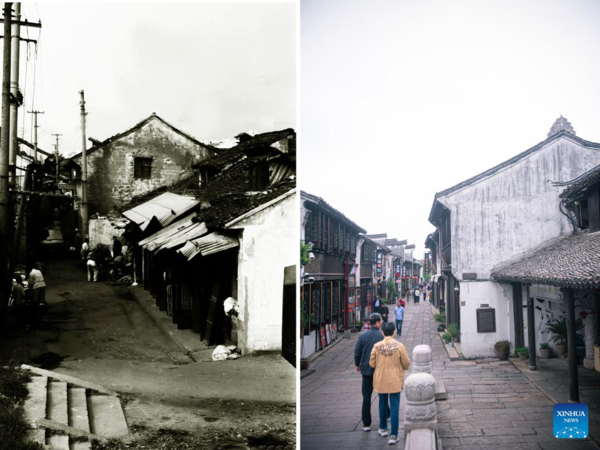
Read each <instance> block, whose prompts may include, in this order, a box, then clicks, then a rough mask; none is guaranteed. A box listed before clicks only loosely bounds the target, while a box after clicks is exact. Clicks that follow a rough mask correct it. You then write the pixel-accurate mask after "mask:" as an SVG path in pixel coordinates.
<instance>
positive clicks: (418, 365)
mask: <svg viewBox="0 0 600 450" xmlns="http://www.w3.org/2000/svg"><path fill="white" fill-rule="evenodd" d="M410 362H411V365H412V369H411V373H422V372H424V373H431V371H432V369H433V364H432V362H431V347H430V346H429V345H425V344H421V345H417V346H416V347H415V348H414V349H413V351H412V359H411V360H410Z"/></svg>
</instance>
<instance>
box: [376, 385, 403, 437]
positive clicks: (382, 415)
mask: <svg viewBox="0 0 600 450" xmlns="http://www.w3.org/2000/svg"><path fill="white" fill-rule="evenodd" d="M400 394H401V392H396V393H395V394H379V428H380V429H382V430H387V418H388V411H389V412H390V417H391V422H392V431H391V433H390V435H394V436H398V426H399V416H400ZM388 398H389V405H388Z"/></svg>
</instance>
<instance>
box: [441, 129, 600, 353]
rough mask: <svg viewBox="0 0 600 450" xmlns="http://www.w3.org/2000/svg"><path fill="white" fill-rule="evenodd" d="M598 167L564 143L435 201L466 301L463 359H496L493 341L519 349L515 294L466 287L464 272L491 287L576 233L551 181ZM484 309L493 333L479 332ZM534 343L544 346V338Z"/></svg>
mask: <svg viewBox="0 0 600 450" xmlns="http://www.w3.org/2000/svg"><path fill="white" fill-rule="evenodd" d="M598 164H600V150H598V149H593V148H586V147H582V146H581V145H579V144H577V143H575V142H573V141H571V140H570V139H568V138H566V137H561V138H560V139H558V140H557V141H554V142H552V143H549V144H547V145H546V146H545V147H544V148H542V149H540V150H539V151H537V152H536V153H534V154H532V155H530V156H528V157H526V158H524V159H522V160H520V161H519V162H517V163H516V164H514V165H513V166H510V167H507V168H505V169H503V170H501V171H499V172H497V173H496V174H494V175H492V176H490V177H488V178H486V179H483V180H481V181H479V182H476V183H474V184H472V185H470V186H468V187H466V188H463V189H462V190H459V191H457V192H454V193H450V194H449V195H447V196H442V197H440V198H439V199H438V200H439V201H440V203H442V204H443V205H444V206H446V207H447V208H448V209H449V210H450V211H451V225H452V273H453V274H454V276H455V277H456V278H457V280H459V282H460V287H461V301H464V302H465V306H461V309H460V314H461V350H462V352H463V355H464V356H465V357H467V358H476V357H483V356H494V355H495V352H494V349H493V345H494V343H495V342H496V341H498V340H503V339H508V340H511V341H512V342H514V326H513V325H512V322H513V320H514V319H513V313H512V305H511V303H510V301H509V300H510V299H512V289H506V292H504V291H503V289H502V288H501V286H500V285H499V284H498V283H495V282H492V281H478V282H471V283H468V282H465V281H462V277H463V273H476V274H477V279H478V280H490V276H491V273H492V272H493V271H494V270H495V269H496V268H498V267H500V266H502V265H503V264H506V262H507V261H510V260H512V259H515V258H518V257H520V256H521V255H523V254H525V253H526V252H528V251H531V250H532V249H534V248H535V247H538V246H540V245H542V244H543V243H545V242H547V241H549V240H550V239H553V238H556V237H558V236H561V235H564V234H567V233H571V232H572V230H573V227H572V225H571V222H570V221H569V220H568V219H567V218H566V217H565V216H564V215H563V214H562V213H561V212H560V210H559V204H560V198H559V194H560V192H561V191H562V189H563V188H561V187H554V186H552V181H569V180H572V179H574V178H577V177H578V176H580V175H581V174H583V173H584V172H587V171H589V170H591V169H592V168H594V167H596V166H597V165H598ZM479 302H483V303H489V304H490V306H491V307H494V308H496V330H497V331H496V333H477V320H476V309H477V308H478V304H479ZM524 313H525V314H524V316H525V317H526V311H524ZM525 317H524V322H525V324H526V323H527V322H526V319H525ZM537 326H539V322H538V323H537V324H536V327H537ZM538 334H539V333H538ZM537 337H538V338H542V337H544V340H547V337H546V336H542V335H541V334H539V335H538V336H537ZM525 341H526V342H527V330H525ZM538 344H539V341H538V342H537V343H536V347H538ZM512 350H514V349H512ZM537 351H539V349H537Z"/></svg>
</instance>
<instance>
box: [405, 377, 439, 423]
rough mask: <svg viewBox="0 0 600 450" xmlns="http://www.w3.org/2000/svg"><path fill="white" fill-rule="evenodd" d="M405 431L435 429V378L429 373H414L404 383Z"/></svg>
mask: <svg viewBox="0 0 600 450" xmlns="http://www.w3.org/2000/svg"><path fill="white" fill-rule="evenodd" d="M403 392H404V400H405V401H406V409H405V412H404V422H405V426H404V429H405V430H406V431H409V430H412V429H416V428H429V429H433V430H434V429H435V428H436V426H437V408H436V405H435V378H434V377H433V375H431V374H429V373H424V372H421V373H412V374H411V375H409V376H408V377H407V378H406V380H405V381H404V391H403Z"/></svg>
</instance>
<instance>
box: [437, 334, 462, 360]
mask: <svg viewBox="0 0 600 450" xmlns="http://www.w3.org/2000/svg"><path fill="white" fill-rule="evenodd" d="M438 334H439V336H440V341H442V344H444V348H445V349H446V353H447V354H448V358H449V359H450V361H459V360H460V359H461V357H462V355H459V353H458V352H457V351H456V349H455V348H454V347H450V346H449V345H448V344H446V343H445V342H444V340H443V339H442V335H443V334H444V332H442V331H438Z"/></svg>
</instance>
